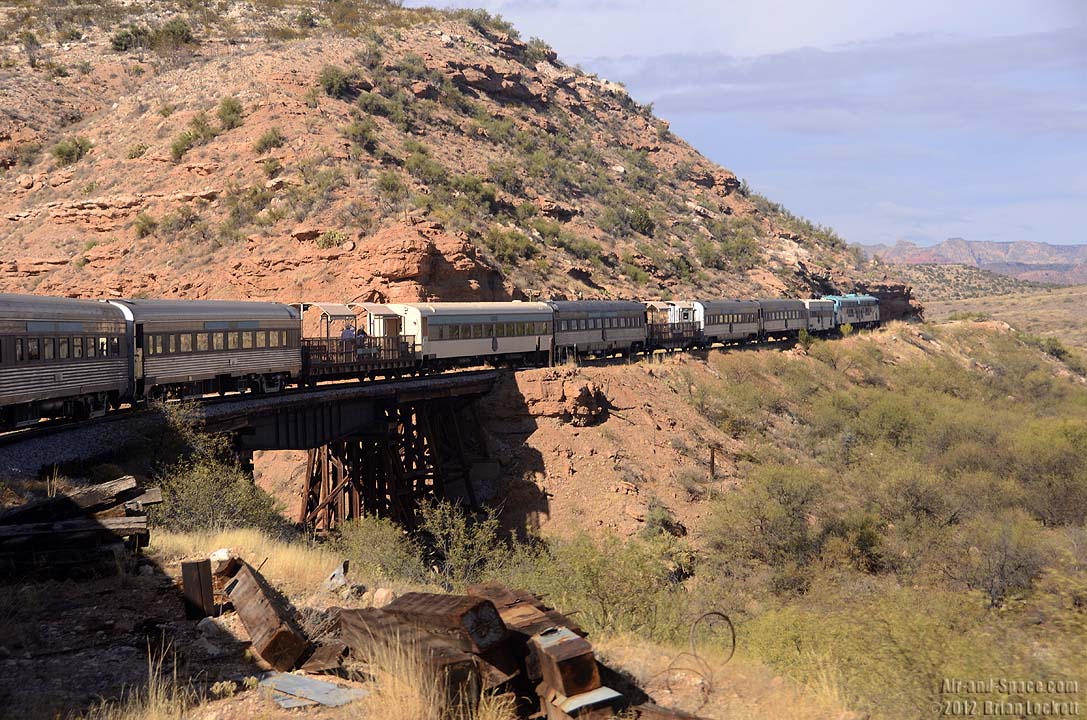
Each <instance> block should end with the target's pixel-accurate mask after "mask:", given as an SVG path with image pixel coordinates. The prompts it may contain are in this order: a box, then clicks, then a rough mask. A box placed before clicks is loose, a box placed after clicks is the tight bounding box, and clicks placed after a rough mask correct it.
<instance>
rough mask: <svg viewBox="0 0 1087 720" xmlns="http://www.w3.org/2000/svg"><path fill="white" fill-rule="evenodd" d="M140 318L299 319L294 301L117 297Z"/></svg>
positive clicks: (162, 319)
mask: <svg viewBox="0 0 1087 720" xmlns="http://www.w3.org/2000/svg"><path fill="white" fill-rule="evenodd" d="M113 302H117V303H120V304H122V305H124V306H125V307H128V308H130V309H131V311H132V317H133V318H135V320H136V321H137V322H144V321H155V320H159V321H170V320H297V319H298V310H297V309H296V308H293V307H291V306H290V305H282V304H280V303H272V302H252V301H244V300H115V301H113Z"/></svg>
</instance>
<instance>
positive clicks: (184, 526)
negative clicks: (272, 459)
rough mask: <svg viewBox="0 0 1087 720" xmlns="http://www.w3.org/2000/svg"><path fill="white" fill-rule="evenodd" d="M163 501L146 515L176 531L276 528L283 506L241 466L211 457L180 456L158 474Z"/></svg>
mask: <svg viewBox="0 0 1087 720" xmlns="http://www.w3.org/2000/svg"><path fill="white" fill-rule="evenodd" d="M156 481H157V483H158V485H159V487H161V488H162V494H163V503H162V504H161V505H158V506H155V508H153V509H152V512H151V514H150V519H151V522H152V524H153V525H156V526H159V527H164V528H166V529H168V530H173V531H175V532H194V531H221V530H229V529H233V528H238V527H254V528H259V529H261V530H265V531H274V532H278V531H280V530H282V528H283V527H284V525H285V524H286V523H285V522H284V520H283V518H282V516H281V515H280V510H281V508H280V507H279V505H278V503H277V502H276V500H275V498H273V497H272V496H271V495H269V494H268V493H266V492H264V490H261V489H260V488H259V487H257V486H256V484H254V482H253V479H252V478H251V477H249V476H248V475H247V474H246V473H245V472H244V471H242V469H241V468H240V467H239V466H237V465H235V464H232V463H228V462H224V461H222V460H216V459H212V458H207V457H203V458H192V459H188V460H183V461H181V462H180V463H178V464H177V465H175V466H174V467H172V468H171V469H170V470H168V471H165V472H162V473H160V474H159V475H158V477H157V478H156Z"/></svg>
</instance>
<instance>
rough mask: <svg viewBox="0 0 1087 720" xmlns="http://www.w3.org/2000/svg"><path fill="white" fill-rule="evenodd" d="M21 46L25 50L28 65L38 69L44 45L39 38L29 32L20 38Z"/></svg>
mask: <svg viewBox="0 0 1087 720" xmlns="http://www.w3.org/2000/svg"><path fill="white" fill-rule="evenodd" d="M19 44H20V45H21V46H22V48H23V54H24V55H26V63H27V65H29V66H30V67H32V68H36V67H38V60H39V58H40V57H41V51H42V43H41V40H39V39H38V36H37V35H35V34H34V33H32V32H30V31H29V30H27V31H26V32H24V33H22V35H20V36H19Z"/></svg>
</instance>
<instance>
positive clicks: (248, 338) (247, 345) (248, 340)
mask: <svg viewBox="0 0 1087 720" xmlns="http://www.w3.org/2000/svg"><path fill="white" fill-rule="evenodd" d="M252 348H253V333H252V331H249V330H247V331H245V332H243V333H242V349H243V350H251V349H252Z"/></svg>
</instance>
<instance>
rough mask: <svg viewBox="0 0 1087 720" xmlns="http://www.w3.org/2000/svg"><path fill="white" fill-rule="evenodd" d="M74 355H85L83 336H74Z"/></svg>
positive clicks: (79, 356)
mask: <svg viewBox="0 0 1087 720" xmlns="http://www.w3.org/2000/svg"><path fill="white" fill-rule="evenodd" d="M72 357H74V358H82V357H83V338H81V337H74V338H72Z"/></svg>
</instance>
